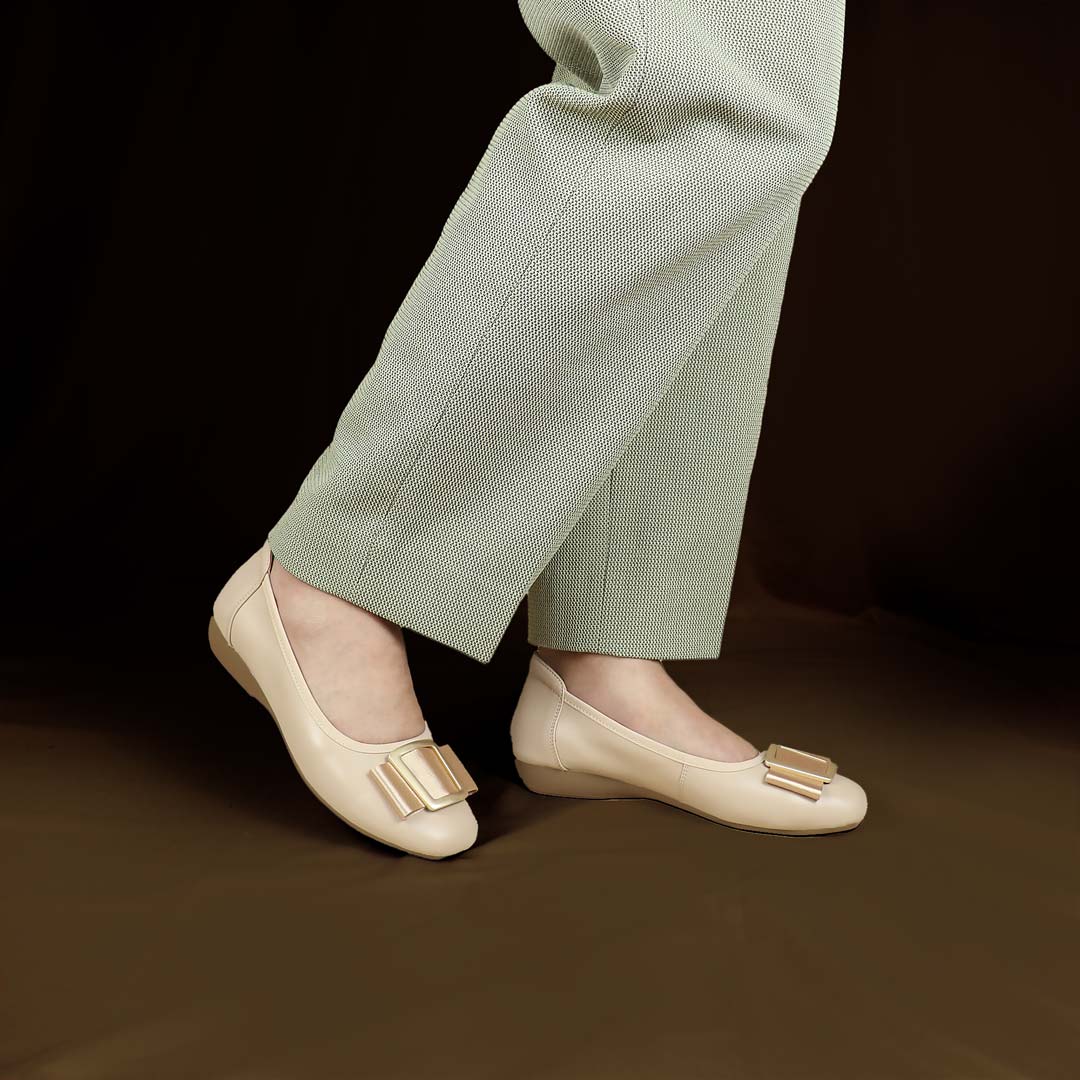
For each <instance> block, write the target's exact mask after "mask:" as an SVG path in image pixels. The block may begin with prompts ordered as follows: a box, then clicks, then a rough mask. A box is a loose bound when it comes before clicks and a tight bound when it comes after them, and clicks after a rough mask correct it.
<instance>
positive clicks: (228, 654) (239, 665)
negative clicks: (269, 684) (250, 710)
mask: <svg viewBox="0 0 1080 1080" xmlns="http://www.w3.org/2000/svg"><path fill="white" fill-rule="evenodd" d="M208 636H209V638H210V651H211V652H212V653H213V654H214V656H215V657H217V660H218V663H220V664H221V666H222V667H223V668H224V669H225V670H226V671H227V672H228V673H229V674H230V675H231V676H232V677H233V678H234V679H235V680H236V681H237V682H238V683H239V684H240V685H241V686H242V687H243V688H244V689H245V690H246V691H247V692H248V693H249V694H250V695H251V696H252V697H253V698H254V699H255V700H256V701H258V702H259V703H260V704H261V705H262V706H263V708H265V709H267V710H269V709H270V705H269V703H268V702H267V700H266V698H265V697H264V696H263V692H262V690H260V689H259V684H258V683H257V682H256V681H255V676H254V675H252V674H251V672H250V671H249V670H248V666H247V664H245V663H244V661H243V660H241V659H240V654H239V653H238V652H237V651H236V650H235V649H234V648H233V647H232V646H231V645H230V644H229V643H228V642H227V641H226V640H225V635H224V634H223V633H222V632H221V628H220V627H219V626H218V624H217V620H216V619H214V618H211V620H210V630H209V634H208Z"/></svg>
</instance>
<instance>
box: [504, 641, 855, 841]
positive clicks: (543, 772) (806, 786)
mask: <svg viewBox="0 0 1080 1080" xmlns="http://www.w3.org/2000/svg"><path fill="white" fill-rule="evenodd" d="M510 737H511V740H512V742H513V747H514V758H515V759H516V761H517V770H518V775H519V776H520V777H521V779H522V780H523V781H524V782H525V786H526V787H528V788H529V789H530V790H531V791H535V792H538V793H540V794H541V795H563V796H569V797H572V798H578V799H656V800H658V801H659V802H665V803H668V804H670V805H671V806H677V807H679V808H680V809H682V810H689V811H690V812H691V813H692V814H698V815H700V816H701V817H704V818H708V819H709V820H710V821H718V822H719V823H720V824H721V825H731V826H733V827H735V828H737V829H749V830H752V831H754V832H767V833H780V834H783V835H785V836H807V835H816V834H819V833H831V832H842V831H844V830H845V829H853V828H855V826H856V825H858V824H859V822H860V821H862V819H863V815H864V814H865V813H866V805H867V804H866V793H865V792H864V791H863V789H862V788H861V787H860V786H859V785H858V784H857V783H855V781H854V780H850V779H848V777H846V776H841V775H839V774H838V773H837V771H836V765H835V763H834V762H832V761H830V760H829V759H828V758H826V757H822V756H820V755H818V754H810V753H807V752H806V751H803V750H795V749H793V748H791V747H787V746H780V745H778V744H776V743H773V744H772V745H771V746H770V747H769V749H768V750H767V751H762V752H760V753H758V754H757V755H756V756H754V757H752V758H749V759H747V760H746V761H735V762H730V761H713V760H711V759H710V758H702V757H697V756H695V755H694V754H684V753H683V752H682V751H680V750H675V749H673V748H672V747H670V746H665V745H664V744H663V743H659V742H657V741H656V740H655V739H650V738H648V737H647V736H645V735H640V734H639V733H638V732H636V731H633V730H631V729H630V728H628V727H626V726H625V725H623V724H620V723H618V722H617V721H616V720H613V719H612V718H611V717H610V716H605V715H604V713H602V712H600V711H599V710H598V709H594V708H593V707H592V706H591V705H589V704H588V702H586V701H583V700H582V699H581V698H579V697H575V696H574V695H573V694H571V693H570V692H569V691H568V690H567V689H566V684H565V683H564V682H563V680H562V678H561V677H560V676H559V673H558V672H557V671H555V669H554V668H553V667H551V665H550V664H547V663H545V662H544V661H543V660H541V659H540V657H539V656H538V655H537V654H536V653H533V656H532V659H531V660H530V661H529V673H528V676H527V677H526V679H525V685H524V686H523V687H522V691H521V696H520V697H519V699H518V703H517V708H516V709H515V710H514V716H513V720H512V721H511V724H510Z"/></svg>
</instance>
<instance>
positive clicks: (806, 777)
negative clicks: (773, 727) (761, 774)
mask: <svg viewBox="0 0 1080 1080" xmlns="http://www.w3.org/2000/svg"><path fill="white" fill-rule="evenodd" d="M765 766H766V768H765V783H766V784H775V785H776V787H782V788H786V789H787V790H788V791H794V792H795V793H796V794H797V795H805V796H806V797H807V798H808V799H813V800H814V801H815V802H816V801H817V800H818V799H820V798H821V792H822V789H823V788H824V787H825V785H826V784H827V783H829V782H830V781H831V780H832V778H833V777H834V776H835V775H836V762H835V761H833V760H831V759H830V758H827V757H822V756H821V755H820V754H811V753H810V752H809V751H807V750H796V749H795V748H794V747H793V746H783V745H781V744H780V743H770V744H769V749H768V750H766V751H765Z"/></svg>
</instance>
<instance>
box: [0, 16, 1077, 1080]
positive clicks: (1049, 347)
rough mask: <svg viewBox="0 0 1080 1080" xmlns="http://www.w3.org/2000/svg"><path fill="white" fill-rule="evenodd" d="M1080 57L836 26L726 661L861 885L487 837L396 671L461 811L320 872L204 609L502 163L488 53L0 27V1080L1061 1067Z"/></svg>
mask: <svg viewBox="0 0 1080 1080" xmlns="http://www.w3.org/2000/svg"><path fill="white" fill-rule="evenodd" d="M1076 30H1077V26H1076V16H1075V14H1074V7H1073V5H1071V4H1066V3H1064V2H1063V3H1050V4H1038V5H1032V4H1029V5H1027V6H1026V7H1025V6H1018V5H1016V4H1015V3H1008V4H1006V3H1004V2H1002V0H981V2H975V0H971V2H966V3H929V2H928V3H914V2H912V3H906V4H905V3H901V2H898V0H878V2H871V0H866V2H864V0H853V2H852V3H851V4H850V5H849V16H848V35H847V52H846V59H845V76H844V84H843V90H842V99H841V108H840V117H839V123H838V127H837V132H836V139H835V143H834V146H833V150H832V153H831V155H830V157H829V159H828V161H827V162H826V164H825V166H824V168H823V169H822V171H821V173H820V175H819V177H818V179H817V180H816V181H815V184H814V186H813V187H812V188H811V190H810V193H809V195H808V197H807V200H806V204H805V207H804V209H803V212H802V214H801V216H800V232H799V238H798V242H797V244H796V250H795V257H794V261H793V266H792V273H791V278H790V282H789V287H788V293H787V299H786V302H785V308H784V314H783V318H782V320H781V326H780V335H779V341H778V344H777V349H776V354H775V359H774V367H773V373H772V379H771V385H770V391H769V399H768V402H767V407H766V414H765V427H764V431H763V436H762V440H761V444H760V450H759V458H758V463H757V467H756V471H755V475H754V480H753V485H752V490H751V496H750V506H749V511H748V517H747V527H746V530H745V534H744V544H743V552H742V557H741V560H740V566H739V573H738V575H737V580H736V584H735V590H734V596H733V605H732V612H731V618H730V620H729V624H728V630H727V634H726V637H725V642H724V653H723V655H722V657H721V658H720V660H719V661H715V662H694V663H689V662H686V663H680V664H672V665H670V667H671V668H672V670H673V672H674V673H675V674H676V677H677V678H678V679H679V680H680V681H681V682H682V683H683V684H684V685H686V686H687V688H688V689H689V690H690V691H691V692H692V693H693V694H694V695H695V697H696V698H697V700H699V701H700V702H701V703H702V704H703V706H704V707H706V708H708V709H709V710H710V711H712V712H713V714H714V715H716V716H718V717H720V718H722V719H724V720H726V721H727V722H729V723H730V724H731V725H732V726H733V727H735V728H736V729H737V730H739V731H740V732H741V733H742V734H744V735H745V736H746V737H747V738H749V739H751V740H752V741H753V742H754V743H755V745H757V746H759V747H764V746H766V745H767V744H768V743H769V742H770V741H774V740H775V741H783V742H788V743H790V744H791V745H794V746H799V747H805V748H808V749H811V750H815V751H820V752H824V753H828V754H830V755H831V756H833V757H834V759H835V760H837V761H838V763H839V766H840V769H841V771H842V772H844V773H846V774H848V775H851V776H854V777H855V778H857V779H859V780H860V781H861V782H862V783H863V784H864V786H865V787H866V789H867V791H868V793H869V796H870V809H869V813H868V815H867V819H866V821H865V822H864V823H863V824H862V825H860V827H859V828H858V829H856V830H854V831H853V832H850V833H846V834H841V835H837V836H832V837H817V838H812V839H809V840H805V841H803V840H799V839H792V838H788V837H768V836H762V835H756V834H751V833H746V832H739V831H736V830H731V829H725V828H723V827H721V826H717V825H714V824H712V823H709V822H705V821H703V820H701V819H699V818H695V817H692V816H691V815H687V814H684V813H681V812H680V811H677V810H674V809H672V808H670V807H662V806H658V805H656V804H653V803H647V802H634V801H631V802H610V803H585V802H581V801H574V800H560V799H544V798H541V797H539V796H533V795H531V794H530V793H528V792H527V791H525V790H524V789H523V788H522V786H521V785H520V784H519V783H518V782H517V780H516V777H515V776H514V773H513V769H512V765H511V763H510V753H509V750H510V748H509V740H508V736H507V723H508V719H509V711H510V709H511V708H512V705H513V701H514V695H515V694H516V692H517V689H518V687H519V686H520V680H521V677H522V675H523V672H524V664H525V661H526V658H527V656H528V649H527V646H526V644H525V640H524V630H525V627H524V618H523V616H524V609H522V610H521V611H519V612H518V615H517V617H516V619H515V622H514V624H513V625H512V627H511V629H510V632H509V634H508V635H507V638H506V640H505V642H504V644H503V645H502V647H500V649H499V651H498V652H497V654H496V656H495V658H494V659H493V661H492V663H491V664H490V665H489V666H488V667H487V668H486V669H482V668H480V667H479V666H478V665H476V663H475V662H474V661H472V660H470V659H468V658H465V657H463V656H461V655H460V654H456V653H453V652H452V651H451V650H448V649H445V648H443V647H442V646H438V645H436V644H434V643H432V642H429V641H426V640H425V639H422V638H419V637H416V636H415V635H410V638H409V647H410V656H411V658H412V661H413V669H414V674H415V677H416V682H417V690H418V693H419V695H420V698H421V702H422V704H423V706H424V709H425V713H426V715H427V716H428V718H429V720H430V721H431V724H432V727H433V729H434V730H435V731H436V732H437V733H438V734H439V736H440V738H445V739H446V740H447V741H449V742H450V743H451V744H452V745H454V746H455V748H456V749H457V750H458V751H459V753H461V755H462V757H463V758H464V759H465V760H466V761H467V763H468V765H469V768H470V770H471V771H473V772H474V773H475V775H476V776H477V778H478V780H479V782H480V792H479V794H478V795H477V796H476V797H475V799H474V800H473V802H474V805H475V809H476V812H477V816H478V818H479V820H480V837H479V840H478V843H477V845H476V846H475V847H474V848H473V849H470V850H469V851H468V852H466V853H464V854H463V855H461V856H459V857H457V858H455V859H452V860H448V861H446V862H444V863H427V862H424V861H422V860H418V859H413V858H410V857H408V856H403V855H400V854H398V853H395V852H393V851H391V850H390V849H387V848H384V847H382V846H380V845H377V844H374V843H369V842H366V841H364V840H363V839H362V838H359V837H358V836H357V835H356V834H355V833H354V832H352V831H351V830H349V829H348V828H347V827H345V826H344V825H342V824H341V823H340V822H338V821H337V820H336V819H335V818H333V817H332V815H330V814H329V813H327V812H326V810H325V809H324V808H323V807H322V806H320V805H319V804H318V803H317V801H316V800H315V799H313V798H312V797H311V795H310V793H309V792H308V791H307V790H306V788H304V786H303V784H302V783H301V782H300V780H299V779H298V777H297V775H296V773H295V770H294V769H293V768H292V766H291V764H290V762H289V760H288V756H287V754H286V753H285V751H284V749H283V748H282V745H281V742H280V739H279V738H278V737H277V734H276V733H275V731H274V727H273V724H272V723H271V722H270V721H269V720H268V718H267V717H266V715H265V714H264V713H263V712H262V710H261V709H260V708H259V707H258V706H257V705H255V704H254V703H252V702H251V701H249V700H247V699H245V698H244V696H243V695H242V694H241V693H239V691H238V690H237V688H236V687H235V686H234V685H232V684H231V683H230V682H229V680H228V678H227V677H226V676H225V675H224V674H223V673H222V672H221V671H220V670H219V669H218V668H216V667H215V666H214V665H213V664H212V662H211V661H210V659H209V654H208V650H207V649H206V644H205V632H206V622H207V618H208V615H209V610H210V604H211V602H212V600H213V596H214V594H215V592H216V590H217V588H218V587H219V586H220V584H221V582H222V581H223V580H224V578H225V577H226V576H227V575H228V573H229V572H230V571H231V570H232V569H233V567H234V566H235V565H236V564H237V562H238V561H239V560H240V559H242V558H243V557H245V556H246V555H247V554H248V553H249V552H250V551H251V550H253V549H254V548H255V547H256V546H257V545H258V544H259V543H260V542H261V540H262V538H263V537H264V536H265V532H266V529H267V527H268V526H269V525H270V524H271V523H272V522H273V521H274V520H275V519H276V517H277V515H278V514H280V513H281V511H282V510H283V509H284V507H285V505H286V504H287V502H288V500H289V499H291V497H292V495H293V493H294V492H295V490H296V487H297V485H298V483H299V482H300V480H301V478H302V477H303V475H304V473H305V472H306V470H307V468H308V466H309V464H310V462H311V461H312V460H313V458H314V457H315V455H316V454H317V453H318V452H319V451H320V450H321V449H322V447H323V446H324V445H325V443H326V441H327V440H328V439H329V438H330V435H331V433H332V430H333V425H334V422H335V420H336V418H337V415H338V412H339V411H340V409H341V407H342V406H343V404H344V402H345V401H346V400H347V398H348V396H349V395H350V393H351V392H352V390H353V388H354V387H355V385H356V383H357V382H358V380H359V379H360V377H361V376H362V374H363V371H364V369H365V367H366V365H367V364H368V363H369V362H370V361H371V359H372V358H373V356H374V354H375V351H376V349H377V348H378V344H379V341H380V338H381V336H382V333H383V330H384V328H385V326H386V324H387V322H388V320H389V319H390V317H391V315H392V314H393V312H394V310H395V308H396V306H397V304H398V302H399V301H400V299H401V297H402V296H403V295H404V292H405V290H406V289H407V287H408V285H409V283H410V282H411V280H412V277H413V275H414V274H415V273H416V271H417V269H418V268H419V265H420V264H421V262H422V261H423V259H424V257H425V256H426V255H427V253H428V251H429V250H430V248H431V245H432V244H433V243H434V240H435V238H436V236H437V235H438V231H439V228H440V226H441V225H442V222H443V220H444V218H445V216H446V214H447V212H448V211H449V209H450V207H451V206H452V204H453V202H454V200H455V199H456V197H457V194H458V192H459V191H460V189H461V188H462V186H463V185H464V183H465V182H466V180H467V178H468V176H469V173H470V172H471V170H472V167H473V165H474V164H475V162H476V160H477V159H478V157H479V156H480V154H481V152H482V150H483V148H484V146H485V144H486V142H487V140H488V138H489V136H490V134H491V132H492V130H493V129H494V127H495V125H496V124H497V122H498V120H499V119H500V118H501V117H502V115H503V114H504V113H505V111H506V109H507V108H508V107H509V106H510V105H511V104H512V102H513V101H514V100H515V99H516V98H517V96H518V95H520V94H521V93H523V92H524V91H526V90H527V89H528V88H530V87H531V86H533V85H535V84H536V83H537V82H538V81H542V80H544V79H546V78H547V77H548V75H549V73H550V63H549V62H548V61H547V60H546V58H545V57H544V56H543V54H542V53H540V51H539V49H538V48H537V47H536V46H535V44H534V43H533V41H532V39H531V38H530V37H529V35H528V33H527V31H526V30H525V28H524V25H523V24H522V23H521V21H520V19H519V17H518V14H517V12H516V10H515V8H514V5H512V4H505V5H501V4H500V5H496V4H483V5H481V4H473V5H468V4H466V5H461V4H448V5H436V4H430V5H416V4H408V5H397V6H393V5H390V6H387V5H367V4H363V3H359V2H357V3H327V4H314V3H303V4H301V3H299V2H295V3H285V2H283V0H268V2H261V3H255V2H249V3H236V2H220V3H216V4H214V5H205V6H204V7H203V8H201V9H199V8H197V7H196V6H194V5H191V4H184V5H180V4H176V5H172V4H145V3H134V2H127V3H110V4H103V3H91V2H89V0H86V2H83V3H74V2H72V3H48V2H45V0H40V2H35V3H11V4H6V5H4V6H3V7H2V8H0V57H2V60H3V66H2V70H3V72H4V75H5V80H6V109H5V111H4V112H3V113H2V114H0V124H2V129H0V149H2V160H3V169H2V171H0V198H2V200H3V201H2V204H0V214H2V218H0V220H2V222H3V229H4V232H3V235H4V240H5V242H4V244H3V248H2V251H0V267H2V274H3V278H2V281H0V305H3V307H2V316H3V318H2V333H3V338H2V348H3V356H4V361H5V364H4V373H5V380H6V383H5V391H6V392H5V393H4V395H3V400H4V405H5V408H6V423H5V424H4V425H3V427H2V429H0V431H2V437H3V438H4V439H5V441H6V443H7V446H6V450H7V454H6V465H7V469H6V473H5V481H4V489H3V497H4V502H5V506H4V511H5V512H4V515H3V527H2V529H0V543H2V545H3V550H2V551H0V556H2V560H3V561H2V563H0V566H2V573H3V580H4V599H5V601H6V603H5V607H4V618H3V619H0V626H2V627H3V634H4V641H3V643H2V644H3V647H4V654H3V658H2V659H0V721H2V722H0V828H2V831H3V843H2V844H0V880H2V882H3V888H2V901H0V924H2V925H3V926H4V928H5V930H6V933H5V935H4V965H3V966H4V975H5V978H3V979H0V1074H2V1075H3V1076H4V1077H9V1076H10V1077H12V1080H55V1078H56V1077H61V1076H63V1077H73V1078H74V1077H79V1078H81V1080H146V1078H147V1077H153V1078H154V1080H174V1078H175V1080H194V1078H196V1077H197V1078H199V1080H204V1078H205V1080H254V1078H259V1080H311V1078H312V1077H318V1078H320V1080H356V1078H358V1077H363V1078H365V1080H367V1078H372V1080H391V1078H397V1080H424V1078H426V1077H431V1076H438V1077H446V1078H448V1080H457V1078H459V1077H461V1078H464V1077H469V1078H470V1080H484V1078H491V1080H506V1078H508V1077H512V1078H515V1080H516V1078H522V1080H524V1078H528V1080H534V1078H535V1080H608V1078H611V1080H615V1078H617V1080H715V1078H716V1077H720V1076H722V1077H730V1078H732V1080H777V1078H781V1077H782V1078H785V1080H786V1078H799V1080H803V1078H806V1080H816V1078H818V1077H822V1078H824V1077H828V1078H829V1080H944V1078H947V1080H1003V1078H1004V1077H1009V1078H1016V1080H1021V1078H1022V1080H1059V1078H1060V1080H1065V1078H1070V1080H1071V1077H1072V1076H1073V1075H1074V1073H1075V1071H1076V1070H1075V1062H1076V1060H1077V1058H1078V1056H1080V986H1078V984H1077V981H1076V979H1075V959H1074V956H1075V938H1076V926H1075V913H1076V912H1077V911H1078V910H1080V870H1078V863H1077V860H1076V858H1075V853H1076V845H1077V835H1078V833H1080V803H1078V800H1077V791H1078V787H1077V783H1076V777H1077V775H1078V774H1080V742H1078V740H1077V729H1076V717H1077V715H1078V712H1080V704H1078V702H1080V665H1078V664H1077V663H1076V654H1077V645H1078V644H1080V635H1078V632H1077V623H1078V620H1077V619H1076V617H1075V612H1076V611H1077V607H1078V605H1077V600H1078V599H1080V597H1078V595H1077V593H1078V589H1077V583H1076V574H1075V570H1074V566H1075V558H1074V552H1075V549H1076V535H1075V529H1074V526H1073V524H1072V518H1073V516H1074V513H1073V510H1074V506H1075V503H1076V501H1077V500H1076V495H1077V481H1076V465H1077V449H1078V446H1077V442H1078V435H1077V426H1076V424H1075V422H1074V413H1075V408H1076V390H1077V387H1076V367H1075V363H1074V358H1073V340H1072V337H1073V334H1072V328H1073V319H1074V304H1073V299H1074V298H1073V290H1074V285H1073V282H1074V275H1073V263H1074V259H1075V255H1074V252H1075V235H1074V233H1075V229H1074V224H1073V223H1074V220H1075V215H1074V213H1073V207H1072V202H1071V200H1072V198H1073V187H1074V182H1073V177H1074V173H1075V161H1074V152H1073V149H1074V146H1075V133H1074V131H1073V117H1074V115H1075V107H1076V100H1075V98H1076V94H1075V84H1074V81H1073V75H1072V70H1073V59H1074V58H1073V55H1072V51H1073V48H1074V42H1075V40H1076Z"/></svg>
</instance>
